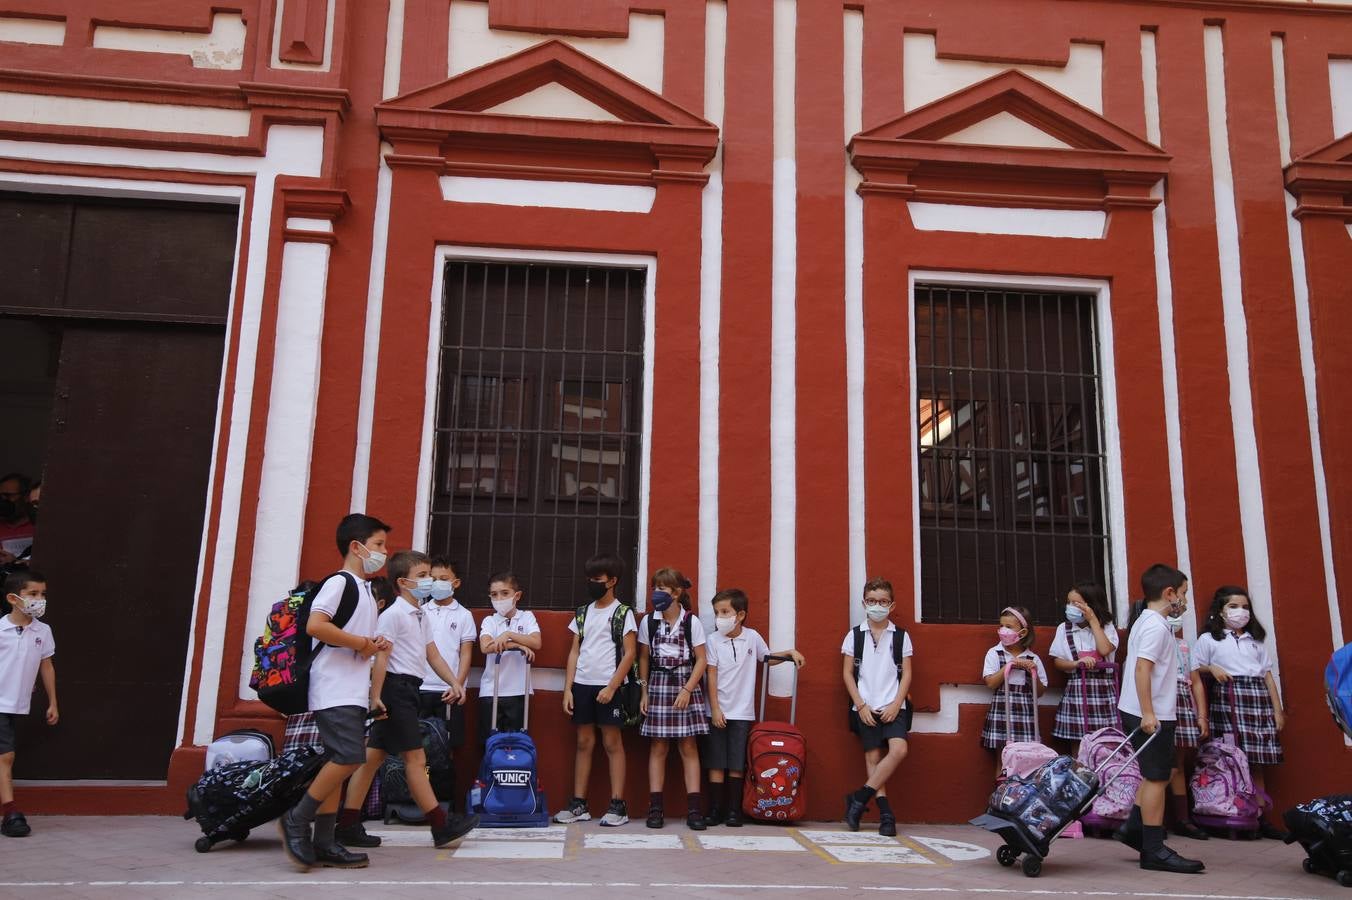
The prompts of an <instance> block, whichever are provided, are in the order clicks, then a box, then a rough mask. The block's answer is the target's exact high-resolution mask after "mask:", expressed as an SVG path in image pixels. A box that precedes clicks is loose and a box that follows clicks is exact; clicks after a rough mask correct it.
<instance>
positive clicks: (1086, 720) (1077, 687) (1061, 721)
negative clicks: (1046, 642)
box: [1047, 622, 1122, 741]
mask: <svg viewBox="0 0 1352 900" xmlns="http://www.w3.org/2000/svg"><path fill="white" fill-rule="evenodd" d="M1103 634H1104V636H1105V637H1107V638H1108V643H1110V644H1112V645H1113V653H1112V655H1110V656H1109V657H1108V658H1107V659H1106V660H1105V659H1103V658H1102V657H1101V656H1100V655H1099V652H1098V641H1097V639H1096V638H1095V637H1094V629H1092V628H1090V627H1089V625H1088V624H1087V623H1086V624H1085V625H1083V626H1078V625H1071V624H1070V623H1069V622H1062V623H1061V624H1060V625H1057V626H1056V636H1055V637H1053V638H1052V645H1051V648H1050V649H1049V650H1048V651H1047V652H1048V653H1050V654H1051V656H1052V657H1054V658H1055V659H1063V660H1066V661H1068V662H1075V663H1078V662H1079V661H1080V660H1081V659H1084V658H1086V657H1088V658H1090V659H1095V660H1098V663H1097V665H1095V666H1094V668H1092V669H1089V668H1085V667H1084V666H1077V667H1076V668H1075V670H1074V671H1072V672H1071V673H1070V675H1069V678H1068V679H1067V681H1066V689H1065V692H1064V693H1062V695H1061V704H1060V705H1059V706H1058V707H1057V708H1056V724H1055V725H1054V726H1053V727H1052V736H1053V737H1058V738H1062V739H1064V740H1068V741H1078V740H1080V739H1081V738H1083V737H1084V736H1085V735H1086V734H1090V733H1091V732H1095V731H1098V730H1099V729H1100V728H1121V727H1122V720H1121V719H1120V718H1119V717H1118V715H1117V666H1116V664H1115V663H1114V662H1113V657H1114V656H1115V655H1116V653H1117V629H1116V628H1114V627H1113V625H1112V623H1108V624H1106V625H1104V626H1103Z"/></svg>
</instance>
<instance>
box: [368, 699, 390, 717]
mask: <svg viewBox="0 0 1352 900" xmlns="http://www.w3.org/2000/svg"><path fill="white" fill-rule="evenodd" d="M389 716H390V711H389V710H388V709H386V708H385V704H384V703H381V702H380V699H379V698H376V699H375V700H372V701H371V718H372V719H388V718H389Z"/></svg>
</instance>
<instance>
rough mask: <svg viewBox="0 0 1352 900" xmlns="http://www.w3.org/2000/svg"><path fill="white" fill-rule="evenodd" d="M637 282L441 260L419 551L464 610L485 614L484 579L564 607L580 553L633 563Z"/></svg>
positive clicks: (571, 595)
mask: <svg viewBox="0 0 1352 900" xmlns="http://www.w3.org/2000/svg"><path fill="white" fill-rule="evenodd" d="M644 278H645V272H644V271H643V270H641V269H624V268H598V267H594V266H566V265H536V264H524V263H511V264H504V263H488V262H450V263H448V264H447V266H446V302H445V304H444V314H443V320H442V345H441V368H440V381H439V386H438V399H437V422H436V445H435V476H434V483H433V492H434V493H433V499H432V513H431V515H432V520H431V529H430V534H431V538H430V542H429V547H430V548H431V552H432V553H434V554H435V553H443V554H445V555H446V556H448V557H449V558H450V559H451V560H452V561H454V562H455V563H456V564H457V566H458V567H459V572H458V574H460V576H461V579H462V581H463V584H462V586H461V590H460V596H461V597H463V598H464V599H465V601H466V602H467V603H469V604H471V605H475V606H486V605H487V604H488V599H487V598H488V577H489V576H490V575H491V574H492V573H493V572H495V571H500V570H504V569H510V570H512V571H514V572H515V573H516V574H517V575H518V576H519V577H520V578H521V580H522V582H523V586H524V588H525V590H526V592H527V602H528V603H529V605H530V606H531V608H533V609H571V608H573V607H574V606H576V605H577V604H578V603H579V602H581V599H582V598H583V596H584V594H583V592H582V581H583V579H584V575H583V572H582V564H583V563H584V562H585V561H586V559H587V558H588V557H590V556H592V555H594V554H596V553H599V552H614V553H618V554H619V555H620V556H621V557H622V558H623V559H625V560H626V562H628V564H629V565H630V566H633V565H634V563H635V559H636V556H637V550H638V526H639V497H638V476H639V461H640V458H641V455H642V454H641V452H640V451H641V443H640V442H641V440H642V439H643V436H642V415H641V411H642V407H641V403H642V397H643V393H642V381H643V288H644ZM633 580H634V575H633V573H631V575H630V578H629V583H627V584H625V585H624V586H623V588H622V593H623V594H624V595H626V596H630V597H632V596H633V590H634V583H633Z"/></svg>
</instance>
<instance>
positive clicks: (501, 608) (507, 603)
mask: <svg viewBox="0 0 1352 900" xmlns="http://www.w3.org/2000/svg"><path fill="white" fill-rule="evenodd" d="M515 608H516V600H514V599H512V598H510V597H509V598H507V599H506V600H494V601H493V611H494V612H496V613H497V614H498V615H500V616H506V615H507V614H508V613H510V612H511V611H512V610H513V609H515Z"/></svg>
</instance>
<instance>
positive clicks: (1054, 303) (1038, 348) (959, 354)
mask: <svg viewBox="0 0 1352 900" xmlns="http://www.w3.org/2000/svg"><path fill="white" fill-rule="evenodd" d="M915 318H916V321H915V349H916V396H917V399H918V408H917V410H916V416H917V425H918V427H917V436H918V441H919V447H918V451H919V463H920V466H919V486H918V487H919V493H920V573H921V615H922V617H923V618H924V619H925V620H926V621H935V622H991V621H994V620H995V619H996V618H997V617H998V615H999V612H1000V610H1001V609H1003V608H1004V607H1005V606H1009V605H1020V606H1026V607H1028V608H1029V609H1030V610H1031V611H1032V613H1033V615H1034V617H1035V618H1036V619H1038V620H1040V621H1044V622H1049V621H1059V620H1060V618H1061V607H1062V606H1063V605H1064V602H1065V593H1066V591H1067V590H1068V589H1069V588H1070V586H1071V585H1073V584H1074V583H1075V582H1076V581H1077V580H1081V579H1088V580H1093V581H1097V582H1099V583H1101V584H1111V580H1110V572H1109V565H1110V560H1111V553H1109V541H1110V539H1111V536H1110V535H1109V533H1108V531H1107V527H1106V521H1107V516H1106V515H1105V512H1104V508H1103V486H1102V485H1103V479H1104V471H1105V470H1104V465H1105V460H1104V453H1103V445H1102V439H1101V431H1102V425H1101V422H1100V408H1101V403H1100V395H1099V389H1100V378H1099V366H1098V353H1097V344H1096V337H1095V327H1094V300H1093V298H1092V297H1091V296H1088V295H1082V294H1064V293H1027V292H1015V291H1005V290H983V289H975V288H967V287H946V286H935V285H918V286H917V287H916V296H915Z"/></svg>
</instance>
